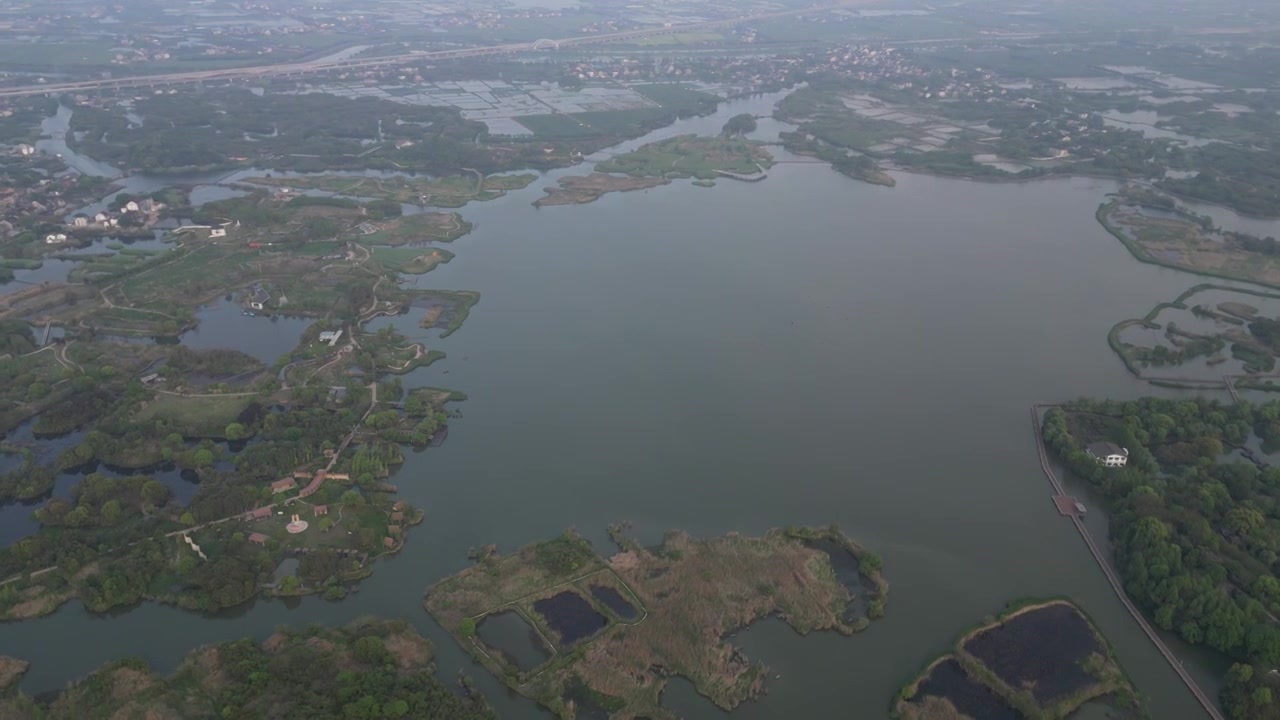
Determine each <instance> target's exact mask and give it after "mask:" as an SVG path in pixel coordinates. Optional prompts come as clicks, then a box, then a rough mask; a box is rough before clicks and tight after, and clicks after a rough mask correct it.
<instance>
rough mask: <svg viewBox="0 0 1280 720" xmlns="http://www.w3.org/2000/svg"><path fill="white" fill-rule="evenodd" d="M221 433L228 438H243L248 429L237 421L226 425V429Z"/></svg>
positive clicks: (246, 434)
mask: <svg viewBox="0 0 1280 720" xmlns="http://www.w3.org/2000/svg"><path fill="white" fill-rule="evenodd" d="M222 434H223V435H225V436H226V438H227V439H228V440H243V439H244V438H245V437H247V436H248V434H249V431H248V430H247V429H246V428H245V426H244V425H241V424H240V423H238V422H233V423H231V424H230V425H227V427H226V429H225V430H223V431H222Z"/></svg>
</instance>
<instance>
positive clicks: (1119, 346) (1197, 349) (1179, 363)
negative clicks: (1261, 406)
mask: <svg viewBox="0 0 1280 720" xmlns="http://www.w3.org/2000/svg"><path fill="white" fill-rule="evenodd" d="M1107 339H1108V342H1109V343H1110V345H1111V348H1112V349H1113V350H1115V351H1116V353H1117V354H1119V355H1120V357H1121V359H1122V360H1124V363H1125V366H1126V367H1127V368H1128V369H1129V371H1130V372H1132V373H1133V374H1134V375H1136V376H1138V377H1140V378H1142V379H1144V380H1147V381H1149V382H1151V383H1153V384H1158V385H1163V386H1167V387H1189V388H1226V387H1227V382H1228V381H1230V382H1231V383H1232V384H1233V385H1234V386H1235V387H1237V388H1252V389H1259V390H1274V389H1280V387H1277V386H1276V385H1275V383H1274V381H1273V380H1271V379H1269V378H1266V377H1265V375H1266V374H1268V373H1271V372H1272V371H1273V370H1274V369H1275V366H1276V360H1277V358H1280V293H1275V292H1267V291H1265V290H1252V289H1249V288H1235V287H1229V286H1225V285H1212V284H1201V285H1196V286H1194V287H1192V288H1190V289H1188V290H1187V291H1186V292H1184V293H1182V294H1181V295H1179V296H1178V297H1176V298H1174V299H1173V300H1172V301H1170V302H1166V303H1160V304H1159V305H1157V306H1155V307H1154V308H1153V309H1152V310H1151V312H1149V313H1147V314H1146V315H1145V316H1143V317H1141V318H1134V319H1130V320H1122V321H1121V322H1119V323H1116V325H1115V326H1114V327H1112V329H1111V332H1110V333H1109V334H1108V337H1107ZM1166 367H1168V368H1177V369H1176V370H1165V371H1160V370H1153V368H1166Z"/></svg>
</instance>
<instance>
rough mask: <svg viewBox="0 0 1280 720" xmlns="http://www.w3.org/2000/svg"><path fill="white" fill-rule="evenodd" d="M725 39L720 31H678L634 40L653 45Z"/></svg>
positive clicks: (643, 44) (645, 44) (703, 42)
mask: <svg viewBox="0 0 1280 720" xmlns="http://www.w3.org/2000/svg"><path fill="white" fill-rule="evenodd" d="M722 40H724V36H723V35H721V34H720V33H718V32H687V33H676V34H674V35H655V36H653V37H647V38H640V39H639V40H636V41H634V44H635V45H640V46H652V45H703V44H707V43H715V42H720V41H722Z"/></svg>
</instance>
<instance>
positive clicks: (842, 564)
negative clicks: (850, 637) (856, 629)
mask: <svg viewBox="0 0 1280 720" xmlns="http://www.w3.org/2000/svg"><path fill="white" fill-rule="evenodd" d="M807 544H808V545H809V547H811V548H813V549H814V550H819V551H821V552H824V553H826V554H827V557H828V558H830V559H831V569H832V570H834V571H835V573H836V579H837V580H839V581H840V584H841V585H844V586H845V587H846V588H848V590H849V592H850V593H852V594H853V599H852V600H851V601H850V602H849V607H847V608H845V612H844V619H845V621H846V622H850V621H853V620H856V619H857V618H860V617H864V616H865V615H866V614H867V595H868V593H870V592H871V590H872V589H873V588H872V587H871V585H870V583H868V582H867V580H866V578H864V577H862V575H861V573H859V565H858V558H856V557H854V556H853V553H851V552H849V550H848V549H847V548H845V547H843V546H842V545H840V544H839V543H836V542H835V541H832V540H825V539H824V540H815V541H813V542H810V543H807Z"/></svg>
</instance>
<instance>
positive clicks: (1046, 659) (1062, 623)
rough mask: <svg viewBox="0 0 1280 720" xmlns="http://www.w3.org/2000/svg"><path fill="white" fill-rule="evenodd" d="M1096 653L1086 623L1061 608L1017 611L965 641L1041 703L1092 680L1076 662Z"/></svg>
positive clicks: (1013, 684) (974, 652) (1001, 674)
mask: <svg viewBox="0 0 1280 720" xmlns="http://www.w3.org/2000/svg"><path fill="white" fill-rule="evenodd" d="M1100 649H1101V648H1099V647H1098V643H1097V641H1096V640H1095V639H1094V637H1093V632H1092V631H1091V630H1090V629H1089V624H1088V623H1087V622H1086V621H1085V619H1084V618H1083V617H1081V616H1080V613H1078V612H1076V611H1075V610H1073V609H1071V608H1069V607H1067V606H1066V605H1051V606H1049V607H1047V608H1041V609H1039V610H1032V611H1030V612H1026V613H1022V614H1021V615H1018V616H1017V617H1014V618H1012V619H1010V620H1008V621H1007V622H1004V623H1002V624H1000V625H998V626H996V627H994V628H992V629H990V630H987V631H985V632H983V633H980V634H978V635H975V636H974V637H972V638H970V639H969V641H968V642H966V643H965V650H967V651H968V652H969V653H971V654H972V655H973V656H974V657H976V658H978V659H979V660H981V661H982V662H983V664H985V665H986V666H987V667H989V668H991V670H992V672H994V673H995V674H996V675H998V676H999V677H1000V679H1001V680H1004V681H1005V682H1006V683H1008V684H1009V685H1010V686H1011V687H1030V688H1031V692H1032V694H1034V695H1035V698H1036V701H1037V702H1039V703H1040V704H1041V705H1047V704H1049V703H1052V702H1053V701H1054V700H1057V699H1059V698H1061V697H1063V696H1066V695H1070V694H1072V693H1075V692H1078V691H1079V690H1080V689H1082V688H1084V687H1087V686H1088V685H1090V684H1092V683H1094V682H1096V680H1095V679H1094V678H1093V677H1092V676H1091V675H1089V673H1087V672H1085V670H1084V668H1083V667H1082V663H1083V662H1084V661H1085V660H1087V659H1088V657H1089V656H1090V655H1091V654H1093V653H1095V652H1098V651H1099V650H1100Z"/></svg>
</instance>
